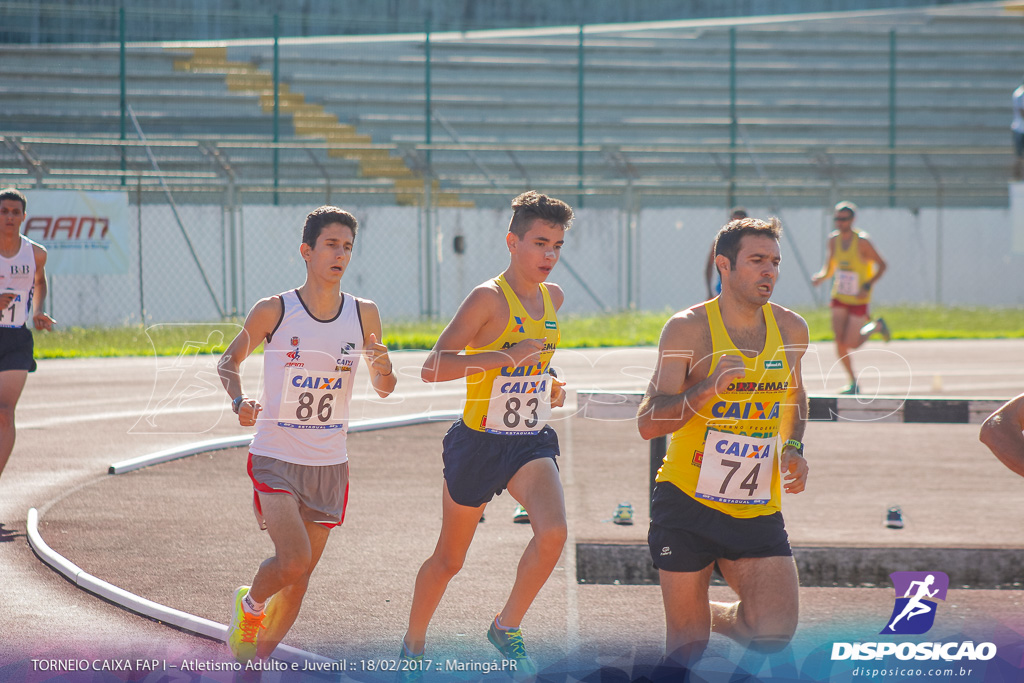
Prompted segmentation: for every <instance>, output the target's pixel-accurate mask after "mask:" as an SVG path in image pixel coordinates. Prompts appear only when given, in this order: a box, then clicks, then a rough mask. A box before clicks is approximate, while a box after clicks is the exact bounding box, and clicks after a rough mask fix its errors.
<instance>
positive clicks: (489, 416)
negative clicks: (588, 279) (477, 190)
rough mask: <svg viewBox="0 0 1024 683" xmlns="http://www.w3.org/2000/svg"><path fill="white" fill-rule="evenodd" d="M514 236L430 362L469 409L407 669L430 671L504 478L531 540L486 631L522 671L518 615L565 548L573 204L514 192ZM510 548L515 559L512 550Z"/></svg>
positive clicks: (431, 370) (405, 652) (416, 613)
mask: <svg viewBox="0 0 1024 683" xmlns="http://www.w3.org/2000/svg"><path fill="white" fill-rule="evenodd" d="M512 209H513V214H512V220H511V221H510V222H509V229H508V233H507V235H506V237H505V243H506V246H507V247H508V250H509V266H508V268H507V269H506V270H505V272H504V273H502V274H501V275H499V276H498V277H496V278H494V279H492V280H488V281H487V282H484V283H483V284H481V285H479V286H477V287H476V288H475V289H474V290H473V291H472V292H470V294H469V296H468V297H466V300H465V301H463V302H462V305H461V306H460V307H459V310H458V312H457V313H456V314H455V317H454V318H453V319H452V321H451V322H450V323H449V324H448V326H447V327H446V328H445V330H444V332H442V333H441V336H440V337H439V338H438V340H437V343H436V344H435V345H434V348H433V350H431V352H430V355H429V356H427V360H426V362H424V364H423V370H422V372H421V377H422V378H423V380H424V381H426V382H444V381H448V380H454V379H461V378H463V377H465V378H466V404H465V408H464V410H463V415H462V419H461V420H458V421H457V422H456V423H455V424H453V425H452V427H451V429H449V430H448V433H447V435H445V438H444V443H443V450H442V459H443V461H444V488H443V490H442V492H441V493H442V496H441V509H442V520H441V531H440V534H439V537H438V541H437V546H436V548H435V549H434V553H433V554H432V555H431V556H430V557H429V558H428V559H427V560H426V562H424V563H423V566H422V567H420V571H419V574H418V575H417V577H416V587H415V591H414V593H413V599H412V607H411V609H410V610H409V628H408V630H407V631H406V634H405V638H404V641H403V645H402V651H401V657H402V658H403V660H408V661H406V662H405V664H403V672H404V673H403V674H402V675H400V677H399V678H400V680H404V681H410V680H416V679H417V678H419V677H420V676H421V675H422V667H420V666H419V665H418V663H419V662H421V661H422V658H423V652H424V647H425V644H426V634H427V627H428V625H429V624H430V619H431V617H432V616H433V614H434V611H435V610H436V609H437V606H438V604H439V603H440V602H441V598H442V596H443V595H444V592H445V589H446V588H447V586H448V582H449V581H450V580H451V579H452V577H454V576H455V574H456V573H457V572H458V571H459V569H460V568H461V567H462V563H463V561H464V560H465V557H466V553H467V552H468V550H469V545H470V543H471V542H472V540H473V535H474V533H475V532H476V529H477V524H478V522H479V520H480V516H481V514H483V510H484V507H485V506H486V505H487V503H488V502H489V501H490V500H491V498H493V497H494V496H495V495H499V494H500V493H501V492H502V491H503V490H505V489H506V488H507V489H508V492H509V493H510V494H511V495H512V497H513V498H515V499H516V500H517V501H519V503H520V504H521V505H522V506H523V507H524V508H525V509H526V510H527V512H528V513H529V515H530V524H531V526H532V528H533V534H534V535H533V539H532V540H531V541H530V542H529V544H528V545H527V547H526V550H525V551H524V552H523V555H522V557H521V558H520V559H519V565H518V571H517V574H516V581H515V584H514V585H513V587H512V591H511V592H510V594H509V596H508V599H507V601H506V602H505V605H504V607H503V608H502V610H501V612H500V613H499V614H498V615H497V617H495V619H494V621H493V622H492V623H491V625H490V629H489V630H488V631H487V638H488V640H490V641H491V643H492V644H493V645H494V646H495V647H496V648H497V649H498V651H499V652H500V653H501V654H502V656H503V657H505V658H506V659H509V660H514V661H515V663H516V670H517V671H518V672H519V673H520V674H522V673H526V674H529V673H531V672H535V671H536V669H535V666H534V664H533V662H532V660H531V659H530V658H529V657H528V656H527V655H526V648H525V645H524V644H523V638H522V632H521V630H520V623H521V621H522V619H523V616H524V615H525V614H526V611H527V609H528V608H529V607H530V605H531V603H532V602H533V600H534V598H535V597H536V595H537V593H538V591H540V589H541V587H542V586H543V585H544V582H545V581H547V578H548V576H549V575H550V574H551V571H552V570H553V569H554V567H555V564H556V563H557V562H558V558H559V556H560V555H561V553H562V546H563V545H564V544H565V539H566V535H567V530H566V521H565V501H564V497H563V494H562V484H561V481H559V478H558V468H557V466H556V465H555V458H556V457H557V456H558V436H557V435H556V434H555V430H553V429H552V428H551V426H550V425H549V424H547V422H548V420H549V419H550V415H551V408H552V407H558V406H560V405H562V402H563V401H564V400H565V390H564V389H563V388H562V387H563V384H564V383H563V382H561V381H560V380H558V379H556V378H555V377H554V373H553V372H552V371H551V368H550V364H551V357H552V355H553V354H554V352H555V348H556V347H557V346H558V341H559V329H558V317H557V315H556V312H557V311H558V308H559V307H560V306H561V305H562V300H563V298H564V295H563V293H562V290H561V288H560V287H558V285H554V284H546V282H545V281H546V280H547V278H548V275H549V274H550V273H551V270H552V268H554V266H555V264H556V263H558V258H559V254H560V252H561V248H562V244H563V242H564V239H565V232H566V230H568V228H569V226H570V224H571V223H572V217H573V216H572V209H571V208H570V207H569V206H568V205H567V204H566V203H564V202H562V201H559V200H557V199H553V198H550V197H547V196H545V195H542V194H538V193H536V192H526V193H524V194H522V195H520V196H518V197H516V198H515V199H514V200H513V202H512ZM510 559H511V558H510Z"/></svg>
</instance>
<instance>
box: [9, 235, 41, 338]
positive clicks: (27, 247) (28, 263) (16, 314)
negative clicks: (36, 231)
mask: <svg viewBox="0 0 1024 683" xmlns="http://www.w3.org/2000/svg"><path fill="white" fill-rule="evenodd" d="M35 287H36V254H35V251H33V250H32V240H30V239H28V238H27V237H25V236H24V235H21V248H20V249H18V253H17V254H15V255H14V256H13V257H12V258H5V257H3V256H0V292H8V291H13V292H16V294H15V296H14V301H12V302H11V303H10V304H9V305H8V306H7V308H4V309H2V310H0V327H21V326H22V325H24V324H25V321H27V320H28V319H29V316H30V315H31V313H32V294H33V293H34V291H35Z"/></svg>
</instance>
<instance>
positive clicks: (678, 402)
mask: <svg viewBox="0 0 1024 683" xmlns="http://www.w3.org/2000/svg"><path fill="white" fill-rule="evenodd" d="M706 326H707V319H706V318H705V317H704V316H698V315H696V314H695V312H694V310H693V309H689V310H687V311H683V312H682V313H677V314H676V315H674V316H673V317H672V318H670V319H669V321H668V322H667V323H665V327H664V328H663V329H662V331H661V341H660V342H659V343H658V360H657V362H656V363H655V366H654V375H653V376H652V377H651V382H650V384H649V385H648V387H647V393H646V394H644V397H643V400H642V401H641V402H640V408H639V410H637V416H636V419H637V429H638V430H639V431H640V436H641V437H643V438H644V439H653V438H655V437H658V436H664V435H666V434H671V433H672V432H674V431H676V430H677V429H679V428H681V427H682V426H683V425H685V424H686V423H687V422H689V421H690V419H691V418H692V417H693V416H694V415H696V414H697V412H698V411H699V410H700V409H701V408H702V407H704V405H705V404H706V403H707V402H708V401H710V400H711V399H713V398H714V397H715V395H716V393H717V390H716V387H717V386H718V382H720V381H725V383H728V381H727V380H729V379H735V378H737V377H742V376H743V373H744V372H745V370H744V368H743V361H742V360H741V359H739V358H737V357H736V356H729V355H723V357H722V359H721V360H720V361H719V363H718V366H717V367H716V368H715V371H714V372H713V373H712V374H711V375H710V376H708V377H703V378H702V377H700V376H699V375H698V374H695V373H694V372H693V368H694V365H695V364H696V363H697V362H698V361H699V359H700V358H703V357H704V356H706V355H707V354H708V353H709V351H710V348H708V341H707V340H705V339H704V338H703V330H704V328H705V327H706Z"/></svg>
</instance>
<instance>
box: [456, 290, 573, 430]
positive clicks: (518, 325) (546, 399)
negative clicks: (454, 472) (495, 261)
mask: <svg viewBox="0 0 1024 683" xmlns="http://www.w3.org/2000/svg"><path fill="white" fill-rule="evenodd" d="M494 283H495V284H496V285H498V287H500V288H501V293H502V294H503V295H504V296H505V301H506V303H507V304H508V310H509V313H508V323H507V324H506V325H505V331H504V332H502V333H501V335H500V336H499V337H498V338H497V339H495V340H494V341H493V342H491V343H490V344H486V345H484V346H482V347H479V348H474V347H471V346H470V347H467V348H466V354H467V355H475V354H478V353H483V352H485V351H504V350H507V349H509V348H510V347H511V346H512V345H513V344H516V343H518V342H521V341H523V340H524V339H544V340H545V341H544V348H543V350H542V351H541V353H540V360H539V361H538V362H537V363H536V364H535V365H528V366H525V367H514V366H513V365H502V366H501V367H499V368H491V369H490V370H486V371H484V372H479V373H477V374H475V375H472V376H470V377H467V378H466V406H465V408H464V410H463V413H462V422H463V423H464V424H465V425H466V426H467V427H469V428H470V429H474V430H476V431H478V432H488V433H490V434H508V435H529V434H537V433H539V432H540V431H541V430H542V429H543V428H544V426H545V425H546V424H547V422H548V419H550V417H551V386H552V383H551V375H549V374H548V370H549V366H550V365H551V356H552V355H554V353H555V348H556V347H557V346H558V342H559V341H560V339H561V334H560V332H559V329H558V317H557V316H556V314H555V307H554V304H552V303H551V294H550V293H549V292H548V288H547V285H545V284H543V283H542V284H541V285H540V291H541V295H542V296H543V298H544V314H543V315H542V316H541V318H540V319H534V318H533V317H531V316H530V314H529V313H527V312H526V309H525V308H523V304H522V303H521V302H520V301H519V297H517V296H516V293H515V292H513V291H512V288H511V287H510V286H509V284H508V280H506V279H505V276H504V275H499V276H498V277H496V278H494Z"/></svg>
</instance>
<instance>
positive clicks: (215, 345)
mask: <svg viewBox="0 0 1024 683" xmlns="http://www.w3.org/2000/svg"><path fill="white" fill-rule="evenodd" d="M799 312H800V314H801V315H803V316H804V318H806V319H807V324H808V326H809V327H810V331H811V341H827V340H831V339H832V329H831V322H830V320H831V313H830V312H829V310H828V309H827V308H820V309H812V310H805V311H799ZM873 312H874V313H876V314H881V315H883V316H884V317H885V320H886V322H887V323H889V327H890V329H891V330H892V334H893V338H894V339H999V338H1014V339H1019V338H1024V308H976V307H951V308H941V307H937V306H894V307H885V306H877V307H875V308H874V309H873ZM670 315H672V312H671V311H667V310H666V311H661V312H649V311H648V312H627V313H612V314H607V315H587V316H580V315H567V316H563V317H562V318H561V324H562V343H561V346H562V347H563V348H592V347H608V346H655V345H657V343H658V337H659V336H660V335H661V328H662V326H663V325H664V324H665V321H666V320H667V319H668V317H669V316H670ZM444 325H445V323H443V322H430V321H426V322H397V323H396V322H388V321H385V332H384V342H385V344H387V346H388V347H389V348H391V349H396V350H397V349H429V348H431V347H432V346H433V345H434V341H435V340H436V339H437V337H438V335H439V334H440V333H441V330H443V329H444ZM239 330H241V321H240V320H239V321H233V322H223V323H210V324H177V323H164V324H156V325H150V326H148V327H147V328H143V327H142V326H139V325H135V326H128V327H89V328H82V327H71V328H59V329H57V330H55V331H53V332H36V333H35V344H36V357H37V358H92V357H103V356H153V355H154V354H155V355H159V356H176V355H179V354H182V353H184V354H185V355H191V354H195V353H212V354H220V353H223V352H224V349H225V348H226V347H227V345H228V343H230V341H231V340H232V339H234V337H235V335H236V334H238V332H239Z"/></svg>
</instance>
